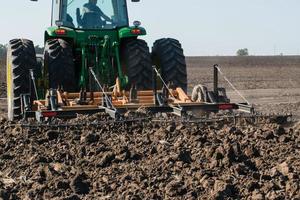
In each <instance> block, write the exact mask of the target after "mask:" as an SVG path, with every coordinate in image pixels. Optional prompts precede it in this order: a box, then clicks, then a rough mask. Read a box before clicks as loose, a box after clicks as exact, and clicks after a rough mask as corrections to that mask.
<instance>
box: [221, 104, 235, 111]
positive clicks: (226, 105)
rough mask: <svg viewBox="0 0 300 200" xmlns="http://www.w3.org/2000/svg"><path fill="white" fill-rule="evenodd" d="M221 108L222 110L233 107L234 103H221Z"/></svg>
mask: <svg viewBox="0 0 300 200" xmlns="http://www.w3.org/2000/svg"><path fill="white" fill-rule="evenodd" d="M219 109H220V110H230V109H233V105H232V104H220V105H219Z"/></svg>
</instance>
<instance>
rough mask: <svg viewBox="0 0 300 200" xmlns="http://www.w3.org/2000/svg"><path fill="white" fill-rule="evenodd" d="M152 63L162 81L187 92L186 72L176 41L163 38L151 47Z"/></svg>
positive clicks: (179, 46) (180, 48)
mask: <svg viewBox="0 0 300 200" xmlns="http://www.w3.org/2000/svg"><path fill="white" fill-rule="evenodd" d="M152 62H153V64H154V65H155V66H156V67H157V68H158V69H159V70H160V72H161V76H162V78H163V80H164V81H165V82H166V83H167V84H168V83H172V85H173V86H174V87H180V88H182V89H183V90H184V91H185V92H187V70H186V62H185V56H184V54H183V49H182V47H181V44H180V43H179V41H178V40H175V39H172V38H163V39H159V40H156V41H155V42H154V44H153V47H152Z"/></svg>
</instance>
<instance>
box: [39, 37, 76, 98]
mask: <svg viewBox="0 0 300 200" xmlns="http://www.w3.org/2000/svg"><path fill="white" fill-rule="evenodd" d="M44 66H45V68H46V70H47V71H48V74H49V88H51V89H58V88H60V89H63V90H64V91H67V92H75V91H76V90H77V86H76V79H75V65H74V60H73V50H72V47H71V45H70V44H69V43H68V42H66V41H65V40H63V39H50V40H47V41H46V45H45V52H44Z"/></svg>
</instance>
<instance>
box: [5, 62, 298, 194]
mask: <svg viewBox="0 0 300 200" xmlns="http://www.w3.org/2000/svg"><path fill="white" fill-rule="evenodd" d="M247 59H248V61H247ZM249 59H250V60H249ZM278 59H281V61H280V62H279V60H278ZM282 59H283V58H281V57H276V58H275V59H274V60H275V61H276V62H277V64H274V63H273V62H275V61H274V60H272V59H269V57H267V58H266V57H265V58H261V57H259V58H257V57H256V58H252V59H251V57H248V58H232V57H224V58H220V57H202V58H201V57H199V58H189V59H188V72H189V77H190V78H189V80H190V90H191V86H192V85H195V84H198V83H202V84H205V85H208V86H209V87H211V86H212V77H211V75H212V70H211V68H210V67H211V66H212V65H213V64H215V63H220V65H221V66H222V67H221V69H222V71H224V73H225V74H226V76H228V78H229V80H231V81H232V83H234V85H235V86H236V87H237V89H239V90H240V91H241V92H242V93H243V94H244V95H245V97H246V98H247V99H249V101H250V102H253V103H254V104H257V108H258V110H259V111H261V112H264V113H293V114H296V115H297V114H298V115H300V111H299V110H300V109H299V108H300V103H299V102H300V98H299V97H300V89H299V88H300V82H299V77H300V67H299V66H300V61H299V58H298V57H285V58H284V59H286V60H285V62H283V61H282ZM246 61H247V62H246ZM247 63H248V64H247ZM2 69H3V68H2ZM0 75H2V76H3V71H0ZM0 80H2V81H3V80H5V79H2V78H1V79H0ZM0 85H1V90H0V91H1V92H2V96H0V199H1V198H2V199H297V198H298V199H299V198H300V162H299V156H300V145H299V144H300V123H299V122H294V123H291V124H288V125H285V126H280V125H277V124H274V123H270V122H265V123H263V124H250V123H238V124H231V123H216V124H195V123H187V124H183V123H179V122H176V123H175V122H170V123H167V122H161V123H158V122H153V121H145V122H141V123H122V124H116V123H111V122H108V123H107V124H105V125H103V124H101V125H100V124H99V125H97V126H95V125H91V124H90V122H94V123H97V122H98V121H103V120H104V121H105V120H107V118H103V116H100V115H95V116H91V117H89V118H86V117H80V118H78V119H75V120H72V121H69V123H78V122H80V123H83V124H86V125H82V126H74V127H69V128H62V127H61V128H59V126H55V127H52V128H49V127H48V128H47V127H39V128H36V127H31V128H21V127H20V125H17V124H12V123H9V122H7V121H6V119H5V118H1V116H4V115H5V113H6V102H5V100H4V99H1V97H2V98H3V97H5V92H4V91H5V84H3V85H2V84H1V83H0ZM221 85H224V86H225V87H226V88H229V86H228V85H226V83H225V82H223V81H222V82H221ZM228 94H229V96H230V98H231V99H232V100H234V101H240V99H239V98H238V96H237V95H236V94H235V93H234V92H233V91H232V90H229V91H228Z"/></svg>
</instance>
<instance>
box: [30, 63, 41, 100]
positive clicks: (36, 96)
mask: <svg viewBox="0 0 300 200" xmlns="http://www.w3.org/2000/svg"><path fill="white" fill-rule="evenodd" d="M29 74H30V78H31V81H32V84H33V88H34V93H35V98H36V100H37V99H38V98H39V97H38V92H37V88H36V84H35V77H34V73H33V69H30V70H29Z"/></svg>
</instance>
